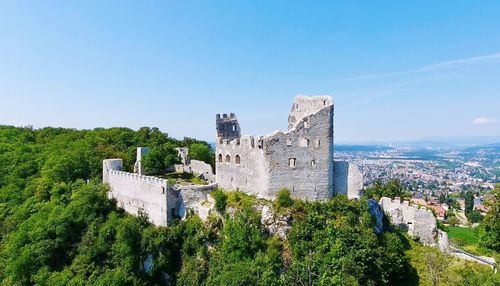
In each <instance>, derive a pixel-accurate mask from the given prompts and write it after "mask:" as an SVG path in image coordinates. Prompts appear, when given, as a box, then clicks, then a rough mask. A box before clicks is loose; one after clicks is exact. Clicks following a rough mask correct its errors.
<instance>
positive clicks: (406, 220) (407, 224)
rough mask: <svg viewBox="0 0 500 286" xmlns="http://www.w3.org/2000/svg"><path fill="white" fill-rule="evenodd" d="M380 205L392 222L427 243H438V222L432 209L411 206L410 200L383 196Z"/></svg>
mask: <svg viewBox="0 0 500 286" xmlns="http://www.w3.org/2000/svg"><path fill="white" fill-rule="evenodd" d="M380 206H381V207H382V209H383V210H384V212H385V213H386V214H387V215H388V216H389V218H390V220H391V222H392V223H393V224H395V225H397V226H399V227H401V228H403V229H406V230H407V231H408V234H409V235H410V236H413V237H418V238H419V239H420V241H421V242H422V243H424V244H427V245H435V244H436V243H437V222H436V218H435V217H434V215H433V214H432V212H431V211H430V210H427V209H420V208H418V207H415V206H410V205H409V202H408V201H404V202H402V203H401V202H400V201H399V199H394V200H391V199H390V198H386V197H383V198H381V199H380Z"/></svg>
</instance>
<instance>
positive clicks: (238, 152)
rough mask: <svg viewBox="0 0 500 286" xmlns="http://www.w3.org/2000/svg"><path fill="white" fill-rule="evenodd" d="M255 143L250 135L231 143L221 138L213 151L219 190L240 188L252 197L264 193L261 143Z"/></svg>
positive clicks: (266, 179)
mask: <svg viewBox="0 0 500 286" xmlns="http://www.w3.org/2000/svg"><path fill="white" fill-rule="evenodd" d="M255 141H256V140H255V139H254V138H253V137H252V136H243V137H241V138H238V139H235V140H232V141H229V140H227V139H220V142H219V143H218V144H217V146H216V151H215V156H216V158H215V160H216V163H215V168H216V172H215V174H216V181H217V183H218V184H219V187H221V188H223V189H225V190H236V189H239V190H240V191H242V192H245V193H248V194H252V195H259V194H263V193H264V192H265V191H266V190H267V187H268V185H269V183H268V181H269V177H268V175H267V172H266V170H265V160H264V151H263V149H262V143H257V142H255ZM257 141H259V140H257ZM260 142H262V141H260ZM258 144H260V145H259V146H257V145H258ZM237 157H238V158H239V163H238V162H237V161H236V158H237Z"/></svg>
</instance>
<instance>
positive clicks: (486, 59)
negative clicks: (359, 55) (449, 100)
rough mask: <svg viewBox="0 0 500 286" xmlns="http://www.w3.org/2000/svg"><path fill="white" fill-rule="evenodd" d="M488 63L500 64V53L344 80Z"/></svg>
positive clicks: (349, 79)
mask: <svg viewBox="0 0 500 286" xmlns="http://www.w3.org/2000/svg"><path fill="white" fill-rule="evenodd" d="M487 63H500V53H495V54H490V55H484V56H476V57H470V58H465V59H458V60H452V61H445V62H439V63H434V64H430V65H427V66H424V67H421V68H417V69H413V70H407V71H401V72H393V73H381V74H371V75H364V76H358V77H352V78H346V79H344V80H346V81H351V80H362V79H372V78H383V77H393V76H399V75H406V74H415V73H425V72H432V71H438V70H444V69H455V68H461V67H467V66H474V65H479V64H487Z"/></svg>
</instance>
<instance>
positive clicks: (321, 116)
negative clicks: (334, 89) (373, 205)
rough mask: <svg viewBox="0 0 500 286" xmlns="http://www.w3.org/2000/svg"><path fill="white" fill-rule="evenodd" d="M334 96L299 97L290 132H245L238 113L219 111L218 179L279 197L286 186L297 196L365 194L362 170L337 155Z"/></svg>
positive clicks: (225, 184)
mask: <svg viewBox="0 0 500 286" xmlns="http://www.w3.org/2000/svg"><path fill="white" fill-rule="evenodd" d="M333 112H334V108H333V99H332V98H331V97H330V96H297V97H295V100H294V102H293V105H292V110H291V111H290V114H289V116H288V131H286V132H282V131H275V132H273V133H272V134H270V135H267V136H258V137H254V136H241V130H240V126H239V123H238V120H237V118H236V115H235V114H234V113H230V114H229V115H227V114H223V115H222V116H221V115H220V114H217V115H216V131H217V140H216V150H215V155H216V180H217V183H218V185H219V187H221V188H223V189H225V190H240V191H242V192H245V193H248V194H253V195H256V196H258V197H262V198H274V197H276V194H277V192H278V191H279V190H280V189H282V188H287V189H289V190H290V192H291V194H292V196H293V197H295V198H300V199H308V200H322V199H328V198H330V197H332V196H333V194H334V193H340V194H346V195H348V196H349V197H351V198H357V197H359V191H360V190H361V189H362V187H363V181H362V175H361V173H360V172H359V170H358V169H357V168H353V166H349V164H348V163H346V162H334V160H333V150H334V148H333Z"/></svg>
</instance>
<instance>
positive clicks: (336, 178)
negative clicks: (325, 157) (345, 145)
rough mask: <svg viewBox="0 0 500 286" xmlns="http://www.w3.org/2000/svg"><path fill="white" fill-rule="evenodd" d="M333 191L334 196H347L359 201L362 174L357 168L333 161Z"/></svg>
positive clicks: (346, 163) (361, 188) (350, 164)
mask: <svg viewBox="0 0 500 286" xmlns="http://www.w3.org/2000/svg"><path fill="white" fill-rule="evenodd" d="M333 190H334V193H336V194H343V195H347V197H348V198H349V199H359V198H360V197H361V195H362V190H363V173H362V172H361V170H360V169H359V168H358V166H356V165H354V164H352V163H348V162H344V161H334V163H333Z"/></svg>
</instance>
